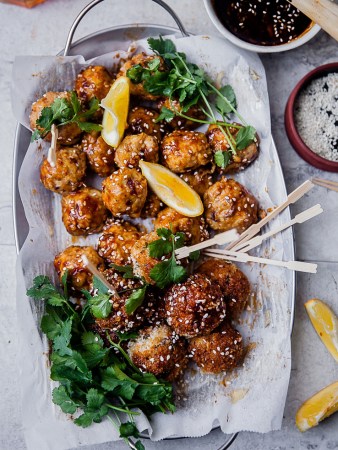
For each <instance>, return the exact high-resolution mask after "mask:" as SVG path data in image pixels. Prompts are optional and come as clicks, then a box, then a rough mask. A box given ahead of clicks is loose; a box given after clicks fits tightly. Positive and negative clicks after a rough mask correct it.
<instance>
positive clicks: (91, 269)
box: [81, 255, 120, 298]
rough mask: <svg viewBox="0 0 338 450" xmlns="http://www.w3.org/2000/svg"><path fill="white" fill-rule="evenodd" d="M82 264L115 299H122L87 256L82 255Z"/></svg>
mask: <svg viewBox="0 0 338 450" xmlns="http://www.w3.org/2000/svg"><path fill="white" fill-rule="evenodd" d="M81 259H82V262H83V264H84V265H85V267H86V268H87V269H88V270H89V272H91V273H92V274H93V275H94V276H95V277H96V278H98V279H99V280H100V281H101V283H102V284H104V285H105V286H106V288H107V289H108V290H109V291H110V292H111V293H112V295H113V296H114V297H117V298H120V296H119V294H118V293H117V290H116V289H115V288H114V286H112V285H111V284H110V283H109V282H108V281H107V280H106V279H105V277H104V276H103V275H102V273H101V272H99V271H98V270H97V268H96V267H95V265H94V264H93V263H92V262H91V261H89V259H88V258H87V256H86V255H82V258H81Z"/></svg>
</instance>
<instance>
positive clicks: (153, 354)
mask: <svg viewBox="0 0 338 450" xmlns="http://www.w3.org/2000/svg"><path fill="white" fill-rule="evenodd" d="M128 353H129V356H130V358H131V360H132V361H133V363H134V364H135V365H136V366H137V367H138V368H139V369H140V370H142V371H144V372H150V373H152V374H154V375H156V376H158V377H160V378H162V379H165V380H168V381H173V380H174V379H175V378H177V377H178V376H179V375H180V373H181V372H182V371H183V370H184V368H185V367H186V365H187V344H186V341H185V339H183V338H181V337H179V336H178V335H177V334H176V333H175V332H174V331H173V330H171V329H170V328H169V327H168V325H159V326H155V327H148V328H145V329H143V330H141V331H140V334H139V336H138V337H137V339H135V340H132V341H130V342H129V344H128Z"/></svg>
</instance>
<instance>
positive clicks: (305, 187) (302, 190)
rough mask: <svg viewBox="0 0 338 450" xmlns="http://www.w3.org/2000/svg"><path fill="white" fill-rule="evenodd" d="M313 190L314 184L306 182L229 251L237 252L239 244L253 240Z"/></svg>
mask: <svg viewBox="0 0 338 450" xmlns="http://www.w3.org/2000/svg"><path fill="white" fill-rule="evenodd" d="M312 188H313V183H312V182H311V181H310V180H307V181H305V182H304V183H303V184H301V185H300V186H299V187H298V188H297V189H295V190H294V191H293V192H291V194H289V195H288V197H287V199H286V200H285V202H283V203H282V204H281V205H279V206H278V207H277V208H275V209H274V210H273V211H272V212H271V213H270V214H268V215H267V216H266V217H265V218H264V219H262V220H261V221H260V222H258V223H255V224H253V225H251V227H249V228H248V229H247V230H246V231H244V233H242V234H241V235H240V237H239V238H238V239H237V240H236V241H234V242H231V244H230V245H228V246H227V247H226V248H227V250H232V249H234V250H237V246H238V244H239V243H243V242H246V241H248V240H249V239H251V238H252V237H253V236H255V235H256V234H257V233H258V232H259V231H260V229H261V228H262V227H263V226H264V225H266V224H267V223H268V222H270V220H272V219H273V218H275V217H276V216H277V215H278V214H280V213H281V212H282V211H284V209H286V208H287V207H288V206H289V205H291V204H292V203H295V202H296V201H297V200H299V199H300V198H301V197H303V195H305V194H306V193H307V192H309V190H310V189H312Z"/></svg>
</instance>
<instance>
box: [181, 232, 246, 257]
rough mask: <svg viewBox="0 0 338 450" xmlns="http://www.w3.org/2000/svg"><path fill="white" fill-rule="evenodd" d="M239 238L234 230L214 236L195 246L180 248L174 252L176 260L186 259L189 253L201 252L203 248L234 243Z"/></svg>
mask: <svg viewBox="0 0 338 450" xmlns="http://www.w3.org/2000/svg"><path fill="white" fill-rule="evenodd" d="M238 237H239V234H238V233H237V231H236V230H229V231H224V233H220V234H216V236H214V237H213V238H211V239H208V240H206V241H203V242H200V243H198V244H195V245H191V246H190V247H187V246H186V247H181V248H179V249H177V250H176V252H175V256H176V258H177V259H182V258H187V257H188V256H189V255H190V253H192V252H196V251H198V250H203V249H204V248H207V247H211V246H212V245H224V244H228V243H229V242H231V241H234V240H235V239H237V238H238Z"/></svg>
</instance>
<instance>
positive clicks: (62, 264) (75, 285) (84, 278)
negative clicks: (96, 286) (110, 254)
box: [54, 245, 104, 292]
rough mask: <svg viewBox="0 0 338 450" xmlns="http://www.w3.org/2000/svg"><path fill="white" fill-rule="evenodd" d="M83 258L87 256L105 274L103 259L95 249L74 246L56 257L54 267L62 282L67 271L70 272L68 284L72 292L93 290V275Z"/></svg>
mask: <svg viewBox="0 0 338 450" xmlns="http://www.w3.org/2000/svg"><path fill="white" fill-rule="evenodd" d="M82 256H86V257H87V259H88V260H89V261H90V262H91V263H92V264H94V266H95V267H96V268H97V269H98V270H99V271H100V272H103V270H104V262H103V259H102V258H100V256H99V255H98V254H97V252H96V251H95V250H94V249H93V247H80V246H77V245H72V246H71V247H68V248H66V249H65V250H63V252H61V253H59V254H58V255H56V256H55V259H54V267H55V270H56V271H57V274H58V275H59V278H60V282H61V279H62V276H63V275H64V273H65V271H66V270H67V271H68V284H69V286H70V288H71V290H72V291H77V292H78V291H79V292H81V290H82V289H87V290H88V291H89V290H91V289H92V283H93V275H92V274H91V272H89V270H88V269H87V268H86V266H85V264H84V262H83V261H82Z"/></svg>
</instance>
